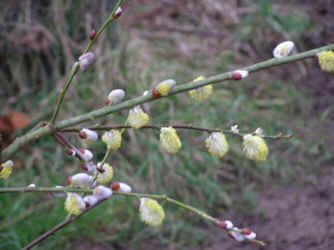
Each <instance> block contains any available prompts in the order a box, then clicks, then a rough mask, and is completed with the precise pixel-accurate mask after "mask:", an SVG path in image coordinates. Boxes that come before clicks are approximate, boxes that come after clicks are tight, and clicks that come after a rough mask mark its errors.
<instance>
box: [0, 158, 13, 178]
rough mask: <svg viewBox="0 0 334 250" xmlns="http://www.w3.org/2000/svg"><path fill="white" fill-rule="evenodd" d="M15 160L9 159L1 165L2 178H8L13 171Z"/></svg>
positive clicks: (0, 174) (0, 173) (0, 176)
mask: <svg viewBox="0 0 334 250" xmlns="http://www.w3.org/2000/svg"><path fill="white" fill-rule="evenodd" d="M13 166H14V162H13V161H12V160H8V161H6V162H4V163H2V164H1V165H0V178H3V179H7V178H8V177H9V176H10V174H11V173H12V170H13Z"/></svg>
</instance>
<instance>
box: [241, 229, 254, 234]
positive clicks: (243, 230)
mask: <svg viewBox="0 0 334 250" xmlns="http://www.w3.org/2000/svg"><path fill="white" fill-rule="evenodd" d="M251 233H252V230H250V229H249V228H243V229H241V234H243V235H250V234H251Z"/></svg>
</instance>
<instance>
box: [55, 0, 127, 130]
mask: <svg viewBox="0 0 334 250" xmlns="http://www.w3.org/2000/svg"><path fill="white" fill-rule="evenodd" d="M123 1H124V0H118V2H117V3H116V5H115V6H114V9H113V11H112V12H111V14H110V15H109V17H108V19H107V20H106V21H105V22H104V24H103V25H102V26H101V28H100V29H99V30H98V31H97V33H96V34H95V36H94V37H93V39H92V40H90V41H89V43H88V44H87V46H86V48H85V50H84V52H83V54H85V53H87V52H88V50H89V49H90V48H91V47H92V46H93V44H94V43H95V41H96V40H97V38H98V37H99V36H100V34H101V33H102V32H103V31H104V30H105V28H106V27H107V26H108V24H109V23H111V22H112V21H113V20H114V14H115V12H116V11H117V9H118V7H119V6H120V5H121V4H122V2H123ZM79 68H80V65H79V64H77V65H76V66H75V67H74V68H73V69H72V71H71V74H70V76H69V78H68V80H67V81H66V83H65V86H64V88H63V89H62V90H61V91H60V97H59V99H58V102H57V105H56V109H55V111H54V112H53V115H52V118H51V120H50V123H51V124H54V123H55V121H56V119H57V115H58V113H59V111H60V108H61V106H62V104H63V101H64V98H65V95H66V93H67V90H68V88H69V87H70V85H71V83H72V81H73V78H74V76H75V74H76V73H77V72H78V70H79Z"/></svg>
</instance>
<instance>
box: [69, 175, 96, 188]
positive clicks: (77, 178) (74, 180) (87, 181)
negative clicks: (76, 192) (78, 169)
mask: <svg viewBox="0 0 334 250" xmlns="http://www.w3.org/2000/svg"><path fill="white" fill-rule="evenodd" d="M93 182H94V177H93V176H90V175H88V174H85V173H79V174H75V175H72V176H69V177H68V179H67V184H68V185H71V186H74V187H80V188H88V187H90V186H91V185H92V184H93Z"/></svg>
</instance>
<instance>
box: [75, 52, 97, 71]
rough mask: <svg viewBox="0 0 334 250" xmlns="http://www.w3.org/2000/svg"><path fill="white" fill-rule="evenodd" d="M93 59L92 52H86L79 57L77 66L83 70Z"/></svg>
mask: <svg viewBox="0 0 334 250" xmlns="http://www.w3.org/2000/svg"><path fill="white" fill-rule="evenodd" d="M93 61H94V54H93V53H92V52H87V53H85V54H82V55H81V56H80V57H79V66H80V69H81V70H84V69H85V68H86V67H87V66H88V65H90V64H92V63H93Z"/></svg>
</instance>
